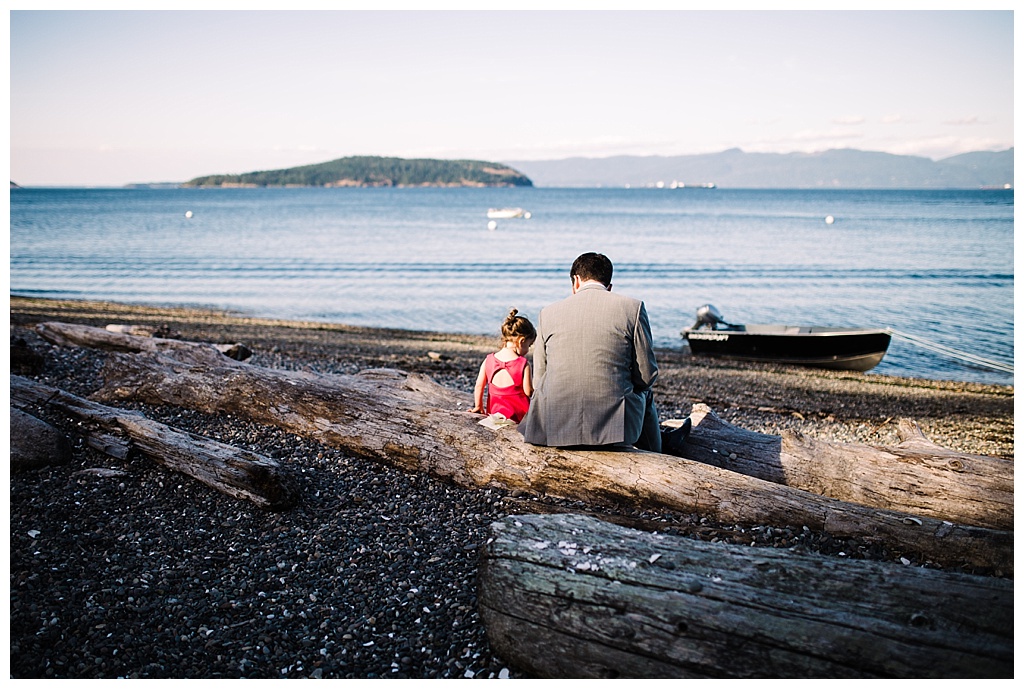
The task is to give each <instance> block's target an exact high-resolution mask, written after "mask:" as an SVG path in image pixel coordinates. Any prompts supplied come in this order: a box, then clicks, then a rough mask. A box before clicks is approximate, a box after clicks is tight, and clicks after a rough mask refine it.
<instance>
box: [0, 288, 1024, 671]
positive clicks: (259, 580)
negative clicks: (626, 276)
mask: <svg viewBox="0 0 1024 689" xmlns="http://www.w3.org/2000/svg"><path fill="white" fill-rule="evenodd" d="M44 321H64V322H71V323H82V324H87V325H94V326H98V327H101V328H102V327H105V326H107V325H109V324H125V325H140V326H147V327H149V328H151V329H153V330H154V331H155V332H156V333H157V334H159V335H161V336H163V337H172V338H179V339H184V340H192V341H202V342H213V343H217V344H231V343H236V342H237V343H243V344H245V345H246V346H247V347H248V348H249V349H251V350H252V351H253V353H254V354H253V356H252V358H251V359H249V363H251V364H253V365H256V366H263V367H268V368H278V369H288V370H306V371H311V372H316V373H324V374H335V373H341V374H352V373H357V372H359V371H362V370H365V369H369V368H380V367H384V368H396V369H401V370H405V371H411V372H417V373H423V374H426V375H429V376H430V377H432V378H433V379H435V380H436V381H437V382H439V383H441V384H442V385H445V386H448V387H451V388H454V389H457V390H460V391H462V392H465V394H466V397H467V401H470V400H471V397H472V389H473V384H474V381H475V379H476V372H477V369H478V367H479V364H480V362H481V361H482V359H483V357H484V356H485V355H486V353H487V352H489V351H493V350H494V349H495V348H496V346H497V333H495V336H494V337H481V336H474V335H452V334H443V333H432V332H416V331H407V330H390V329H379V328H378V329H374V328H363V327H351V326H345V325H340V324H329V323H313V322H290V321H275V320H268V319H259V318H253V317H249V316H247V315H245V314H239V313H229V312H217V311H206V310H197V309H186V308H166V307H148V306H137V305H126V304H113V303H104V302H87V301H57V300H45V299H36V298H31V299H30V298H20V297H12V298H11V343H12V356H11V371H12V373H15V374H19V375H24V376H26V377H29V378H32V379H34V380H37V381H39V382H42V383H45V384H47V385H51V386H54V387H58V388H61V389H64V390H67V391H69V392H72V393H74V394H76V395H80V396H83V397H87V396H88V395H89V394H90V393H92V392H93V391H95V390H97V389H98V388H99V387H100V386H101V373H100V372H101V368H102V366H103V363H104V360H105V356H106V355H105V354H104V353H103V352H101V351H96V350H89V349H83V348H71V347H58V346H54V345H51V344H49V343H48V342H46V341H45V340H43V339H42V338H40V337H39V336H38V335H37V334H36V333H35V331H34V329H33V326H34V325H35V324H36V323H39V322H44ZM657 355H658V363H659V366H660V375H659V379H658V382H657V384H656V387H655V400H656V403H657V405H658V408H659V411H660V413H661V416H662V419H663V420H665V419H672V418H682V417H685V416H686V415H687V414H688V413H689V410H690V408H691V407H692V405H693V404H696V403H704V404H707V405H709V406H710V407H711V408H712V409H713V410H714V411H715V413H716V414H718V415H719V416H720V417H721V418H722V419H723V420H725V421H727V422H729V423H731V424H733V425H736V426H739V427H742V428H745V429H748V430H752V431H758V432H762V433H773V434H778V433H780V432H781V431H782V430H785V429H791V430H797V431H801V432H803V433H805V434H807V435H809V436H812V437H816V438H820V439H824V440H831V441H837V442H857V443H866V444H871V445H893V444H896V443H897V442H898V440H897V436H896V426H897V421H898V420H899V419H900V418H911V419H913V420H915V421H916V422H917V423H918V425H919V426H920V428H921V430H922V431H923V432H924V434H925V435H926V436H927V437H928V438H929V439H931V440H932V441H934V442H936V443H938V444H939V445H942V446H945V447H948V448H951V449H955V450H958V451H962V452H967V453H973V454H984V455H990V456H997V457H1004V458H1009V459H1012V458H1013V452H1014V396H1013V388H1012V387H1008V386H995V385H983V384H979V383H964V382H955V381H937V380H924V379H914V378H896V377H888V376H879V375H873V374H871V373H867V374H863V373H854V372H834V371H824V370H817V369H801V368H791V367H773V366H769V365H757V364H746V365H743V364H737V363H727V362H721V361H714V360H705V359H699V358H695V357H692V356H691V355H690V354H689V353H688V351H687V350H685V349H684V348H682V347H680V348H678V349H671V348H669V349H660V350H658V352H657ZM124 406H126V407H129V404H128V403H126V404H125V405H124ZM467 406H468V405H467ZM130 408H132V409H135V410H137V411H140V412H142V413H144V414H145V415H146V416H147V417H149V418H151V419H154V420H156V421H160V422H162V423H166V424H168V425H170V426H173V427H175V428H178V429H182V430H186V431H189V432H191V433H195V434H199V435H202V436H206V437H209V438H213V439H215V440H218V441H221V442H224V443H228V444H231V445H235V446H237V447H240V448H243V449H246V450H250V451H252V452H256V453H259V454H262V455H265V456H269V457H273V458H275V459H277V460H278V461H279V462H281V463H282V464H286V465H288V466H289V467H290V468H291V469H292V470H293V471H294V473H295V474H296V475H297V476H298V477H300V480H301V486H302V497H301V499H300V501H299V503H298V505H297V506H295V507H293V508H291V509H289V510H287V511H283V512H271V511H266V510H262V509H260V508H258V507H256V506H255V505H252V504H251V503H248V502H243V501H239V500H237V499H235V498H232V497H229V496H227V495H224V494H221V493H219V492H216V491H214V490H213V489H211V488H208V487H206V486H205V485H203V484H200V483H199V482H197V481H195V480H194V479H192V478H190V477H188V476H185V475H182V474H176V473H172V472H170V471H168V470H167V469H165V468H163V467H160V466H157V465H155V464H154V463H152V462H151V461H150V460H147V459H146V458H145V457H144V456H138V455H136V454H135V453H133V454H131V455H129V457H128V458H127V459H124V460H118V459H114V458H112V457H110V456H107V455H104V454H102V453H100V452H98V451H96V450H94V449H91V448H89V447H87V446H86V445H85V444H84V443H83V442H82V441H81V440H75V439H74V433H73V432H74V428H73V426H72V424H71V423H70V422H68V421H67V420H66V419H62V418H59V417H57V416H54V414H53V413H52V412H48V411H46V410H30V411H33V413H37V414H38V415H39V417H40V418H43V419H45V420H47V421H49V422H51V423H53V424H54V425H56V426H58V427H60V428H62V429H63V430H65V431H66V432H67V433H68V434H69V436H70V437H71V438H72V440H73V457H72V460H71V461H70V462H69V463H67V464H63V465H53V466H47V467H42V468H38V469H32V470H29V471H20V472H13V473H12V474H11V508H10V549H11V556H10V582H11V583H10V586H11V591H10V630H11V650H10V676H11V677H12V678H69V679H70V678H102V679H114V678H121V677H124V678H190V679H214V678H263V679H269V678H291V677H295V678H299V677H312V678H334V679H343V678H349V679H364V678H402V679H404V678H414V679H426V678H507V677H511V678H523V677H526V675H524V674H522V673H521V672H519V671H518V670H517V669H516V668H515V667H514V666H513V665H511V664H510V663H509V662H508V661H507V660H505V659H502V658H499V657H497V656H496V655H495V654H494V653H493V652H492V650H491V648H490V646H489V644H488V640H487V636H486V630H485V629H484V627H483V625H482V623H481V621H480V617H479V613H478V610H477V600H476V585H477V584H476V575H477V562H478V550H479V546H480V544H481V543H483V542H484V541H485V540H486V539H487V534H488V527H489V525H490V524H491V523H492V522H494V521H496V520H497V519H500V518H501V517H504V516H506V515H509V514H524V513H536V512H560V511H572V512H582V513H587V514H591V515H594V516H597V517H600V518H603V519H607V520H608V521H613V522H616V523H619V524H623V525H626V526H630V527H634V528H640V529H644V530H650V531H655V530H657V531H659V532H662V533H666V534H672V535H678V536H682V537H687V538H699V539H702V540H707V541H715V540H718V541H724V542H729V543H743V544H747V545H750V546H751V547H771V548H788V549H792V550H794V551H796V552H811V553H820V554H821V555H823V556H826V557H847V558H866V559H876V560H892V561H894V562H901V563H902V564H903V565H904V566H921V565H927V564H928V563H921V562H917V561H915V560H914V558H913V557H912V555H910V554H906V553H896V552H890V551H887V550H886V549H884V548H881V547H877V546H873V545H869V544H865V543H859V542H857V541H855V540H849V539H847V540H841V539H835V538H832V537H831V536H830V535H829V534H827V533H819V532H814V531H811V530H807V529H806V528H805V529H800V528H793V527H780V526H779V525H773V524H764V525H757V526H750V525H745V526H742V527H741V526H739V525H733V524H722V523H717V522H715V521H713V520H710V519H708V518H707V517H704V516H702V515H696V514H678V513H670V512H659V511H644V510H637V509H632V508H630V507H629V506H625V505H591V504H583V503H578V502H574V501H568V500H563V499H560V498H558V497H555V496H547V495H531V494H526V493H522V492H520V491H515V492H512V491H504V490H501V489H498V488H485V489H477V490H467V489H464V488H461V487H458V486H455V485H452V484H450V483H446V482H444V481H442V480H439V479H436V478H433V477H430V476H426V475H420V474H415V473H408V472H405V471H403V470H400V469H397V468H394V467H391V466H388V465H385V464H381V463H376V462H371V461H369V460H366V459H361V458H359V457H355V456H351V455H349V454H346V452H345V451H343V450H339V449H337V448H333V447H329V446H326V445H322V444H320V443H318V442H315V441H312V440H308V439H305V438H302V437H298V436H295V435H291V434H289V433H286V432H284V431H281V430H279V429H277V428H273V427H268V426H263V425H260V424H255V423H252V422H249V421H246V420H244V419H240V418H235V417H232V416H230V415H213V414H202V413H199V412H194V411H190V410H187V409H181V408H176V407H167V406H151V405H142V404H134V403H133V404H132V405H131V406H130Z"/></svg>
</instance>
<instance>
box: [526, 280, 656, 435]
mask: <svg viewBox="0 0 1024 689" xmlns="http://www.w3.org/2000/svg"><path fill="white" fill-rule="evenodd" d="M657 377H658V364H657V363H656V362H655V359H654V348H653V346H652V344H651V324H650V322H649V321H648V320H647V310H646V309H645V308H644V304H643V302H642V301H640V300H639V299H632V298H630V297H626V296H623V295H620V294H616V293H614V292H609V291H607V290H606V289H604V287H603V286H602V285H600V284H598V283H585V284H584V285H583V286H582V287H581V288H580V289H579V290H578V291H577V292H576V294H574V295H572V296H571V297H569V298H567V299H564V300H562V301H560V302H557V303H555V304H551V305H550V306H547V307H545V308H544V309H542V310H541V312H540V318H539V319H538V320H537V342H536V344H535V346H534V353H533V380H534V388H535V390H534V393H533V399H532V400H531V401H530V410H529V411H528V412H527V414H526V418H524V419H523V420H522V422H521V423H520V424H519V430H520V431H521V432H522V434H523V438H524V439H525V440H526V442H528V443H532V444H534V445H548V446H552V447H567V446H571V445H612V444H617V443H626V444H630V445H631V444H633V443H635V442H636V441H637V439H638V438H639V437H640V432H641V430H642V427H643V422H644V410H645V405H646V404H647V401H648V397H649V395H650V394H652V393H651V392H649V391H650V389H651V386H652V385H653V384H654V381H655V379H656V378H657Z"/></svg>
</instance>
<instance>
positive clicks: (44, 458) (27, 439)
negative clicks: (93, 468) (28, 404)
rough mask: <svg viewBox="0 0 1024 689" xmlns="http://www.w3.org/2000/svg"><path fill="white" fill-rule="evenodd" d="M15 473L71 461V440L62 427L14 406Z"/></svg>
mask: <svg viewBox="0 0 1024 689" xmlns="http://www.w3.org/2000/svg"><path fill="white" fill-rule="evenodd" d="M10 431H11V473H15V472H18V471H27V470H30V469H38V468H39V467H44V466H47V465H50V464H67V463H68V462H70V461H71V443H69V442H68V439H67V438H66V437H65V436H64V433H63V432H61V431H60V429H58V428H56V427H54V426H52V425H51V424H49V423H47V422H46V421H43V420H42V419H38V418H36V417H35V416H33V415H32V414H29V413H27V412H24V411H22V410H20V409H15V408H14V407H11V425H10Z"/></svg>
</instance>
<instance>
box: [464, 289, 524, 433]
mask: <svg viewBox="0 0 1024 689" xmlns="http://www.w3.org/2000/svg"><path fill="white" fill-rule="evenodd" d="M518 313H519V311H518V310H517V309H512V310H511V311H509V313H508V317H507V318H505V322H504V323H502V324H501V341H502V348H501V349H499V350H498V351H496V352H494V353H493V354H488V355H487V358H486V359H484V362H483V363H482V364H480V375H479V376H477V379H476V389H475V390H474V391H473V401H474V404H475V406H474V407H473V408H472V409H470V411H471V412H477V413H479V414H495V413H499V414H501V415H503V416H504V417H505V418H506V419H510V420H512V421H515V422H516V423H519V422H520V421H522V420H523V417H524V416H526V410H527V409H529V408H530V397H531V396H532V395H533V381H532V379H531V376H530V363H529V362H528V361H527V360H526V354H527V352H529V351H530V347H531V346H533V343H534V341H536V339H537V330H536V328H534V327H533V323H531V322H530V321H529V320H528V319H527V318H524V317H523V316H519V315H517V314H518ZM485 390H486V391H487V406H486V407H485V406H484V391H485Z"/></svg>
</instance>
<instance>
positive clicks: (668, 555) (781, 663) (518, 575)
mask: <svg viewBox="0 0 1024 689" xmlns="http://www.w3.org/2000/svg"><path fill="white" fill-rule="evenodd" d="M478 598H479V605H480V615H481V618H482V619H483V622H484V624H485V626H486V629H487V636H488V639H489V640H490V644H491V647H492V648H493V649H494V650H495V651H496V652H497V653H498V654H499V655H500V656H501V657H502V658H503V659H504V660H505V661H507V662H509V663H510V664H511V665H513V666H515V667H518V668H519V669H521V670H524V671H525V672H527V673H529V674H531V675H533V676H536V677H544V678H617V677H621V678H627V677H628V678H708V677H713V678H751V677H776V678H833V677H834V678H868V677H891V678H954V677H963V678H990V677H1005V678H1011V677H1013V582H1012V581H1008V580H1003V579H996V578H992V577H981V576H975V575H969V574H958V573H953V572H943V571H939V570H931V569H924V568H920V567H904V566H901V565H898V564H893V563H888V562H873V561H863V560H843V559H838V558H826V557H821V556H810V555H797V554H794V553H790V552H780V551H778V550H774V549H766V548H752V547H749V546H735V545H726V544H723V543H704V542H701V541H697V540H693V539H688V538H681V537H673V536H666V535H663V534H657V533H646V532H642V531H634V530H631V529H626V528H623V527H619V526H614V525H612V524H608V523H606V522H603V521H599V520H597V519H593V518H591V517H584V516H580V515H567V514H562V515H543V516H542V515H519V516H511V517H507V518H505V519H503V520H501V521H499V522H495V523H494V524H493V525H492V526H491V538H490V539H489V540H488V542H487V544H486V545H485V546H484V547H483V549H482V552H481V564H480V570H479V593H478Z"/></svg>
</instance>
